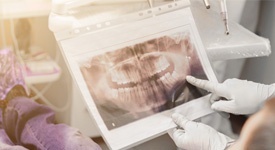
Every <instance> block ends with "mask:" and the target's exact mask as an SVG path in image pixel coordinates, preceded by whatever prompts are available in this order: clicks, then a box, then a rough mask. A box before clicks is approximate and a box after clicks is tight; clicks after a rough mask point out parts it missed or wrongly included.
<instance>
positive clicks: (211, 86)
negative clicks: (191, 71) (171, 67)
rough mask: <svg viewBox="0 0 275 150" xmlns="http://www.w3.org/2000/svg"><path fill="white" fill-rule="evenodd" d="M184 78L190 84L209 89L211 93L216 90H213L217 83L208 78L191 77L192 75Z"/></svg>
mask: <svg viewBox="0 0 275 150" xmlns="http://www.w3.org/2000/svg"><path fill="white" fill-rule="evenodd" d="M186 80H187V81H188V82H189V83H190V84H192V85H194V86H196V87H198V88H201V89H204V90H206V91H210V92H212V93H215V92H216V91H215V87H217V86H218V83H215V82H211V81H208V80H201V79H197V78H195V77H192V76H187V77H186Z"/></svg>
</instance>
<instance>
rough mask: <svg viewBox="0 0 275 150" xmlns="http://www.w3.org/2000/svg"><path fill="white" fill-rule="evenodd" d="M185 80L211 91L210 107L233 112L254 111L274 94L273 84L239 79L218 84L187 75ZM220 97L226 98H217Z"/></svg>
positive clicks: (274, 87) (247, 112)
mask: <svg viewBox="0 0 275 150" xmlns="http://www.w3.org/2000/svg"><path fill="white" fill-rule="evenodd" d="M186 80H187V81H188V82H189V83H191V84H193V85H194V86H197V87H199V88H202V89H205V90H207V91H210V92H212V93H213V94H212V96H211V97H210V102H212V103H213V104H212V106H211V108H212V109H214V110H216V111H224V112H228V113H233V114H252V113H255V112H257V111H258V110H259V109H260V108H261V107H262V106H263V104H264V102H265V101H266V100H267V99H268V98H270V97H272V96H274V94H275V84H272V85H265V84H259V83H255V82H251V81H247V80H239V79H227V80H226V81H225V82H223V83H221V84H220V83H215V82H211V81H207V80H200V79H196V78H194V77H192V76H187V77H186ZM220 97H223V98H226V99H227V100H219V99H220ZM217 100H219V101H217ZM215 101H216V102H215Z"/></svg>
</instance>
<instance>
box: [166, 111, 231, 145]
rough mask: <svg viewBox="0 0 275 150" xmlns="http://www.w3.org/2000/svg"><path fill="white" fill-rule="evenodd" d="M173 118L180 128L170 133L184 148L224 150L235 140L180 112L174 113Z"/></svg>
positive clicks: (176, 142) (177, 143)
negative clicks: (187, 117) (189, 118)
mask: <svg viewBox="0 0 275 150" xmlns="http://www.w3.org/2000/svg"><path fill="white" fill-rule="evenodd" d="M172 119H173V121H174V122H175V123H176V124H177V125H178V127H179V128H178V129H174V130H173V131H172V132H168V133H169V135H170V136H171V138H172V139H173V140H174V142H175V144H176V145H177V146H178V147H180V148H182V149H196V150H224V149H226V148H227V147H228V146H230V145H231V144H232V143H233V142H234V140H233V139H231V138H229V137H227V136H226V135H224V134H222V133H219V132H217V131H216V130H215V129H213V128H211V127H210V126H208V125H205V124H202V123H197V122H193V121H190V120H188V119H186V118H185V117H184V116H182V115H180V114H176V113H175V114H173V115H172Z"/></svg>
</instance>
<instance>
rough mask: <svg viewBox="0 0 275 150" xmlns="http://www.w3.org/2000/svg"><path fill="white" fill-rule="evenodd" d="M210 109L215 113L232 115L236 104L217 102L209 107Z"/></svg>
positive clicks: (232, 102)
mask: <svg viewBox="0 0 275 150" xmlns="http://www.w3.org/2000/svg"><path fill="white" fill-rule="evenodd" d="M211 108H212V109H214V110H215V111H222V112H228V113H234V110H235V108H236V104H235V103H234V101H233V100H232V101H223V100H221V101H217V102H215V103H213V104H212V105H211Z"/></svg>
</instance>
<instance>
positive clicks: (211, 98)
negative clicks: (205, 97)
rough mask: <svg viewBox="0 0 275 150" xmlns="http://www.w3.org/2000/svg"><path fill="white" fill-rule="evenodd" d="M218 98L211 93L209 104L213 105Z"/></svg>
mask: <svg viewBox="0 0 275 150" xmlns="http://www.w3.org/2000/svg"><path fill="white" fill-rule="evenodd" d="M219 98H220V96H218V95H217V94H215V93H213V94H212V95H211V96H210V99H209V101H210V103H211V104H213V103H214V102H215V101H217V100H219Z"/></svg>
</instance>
